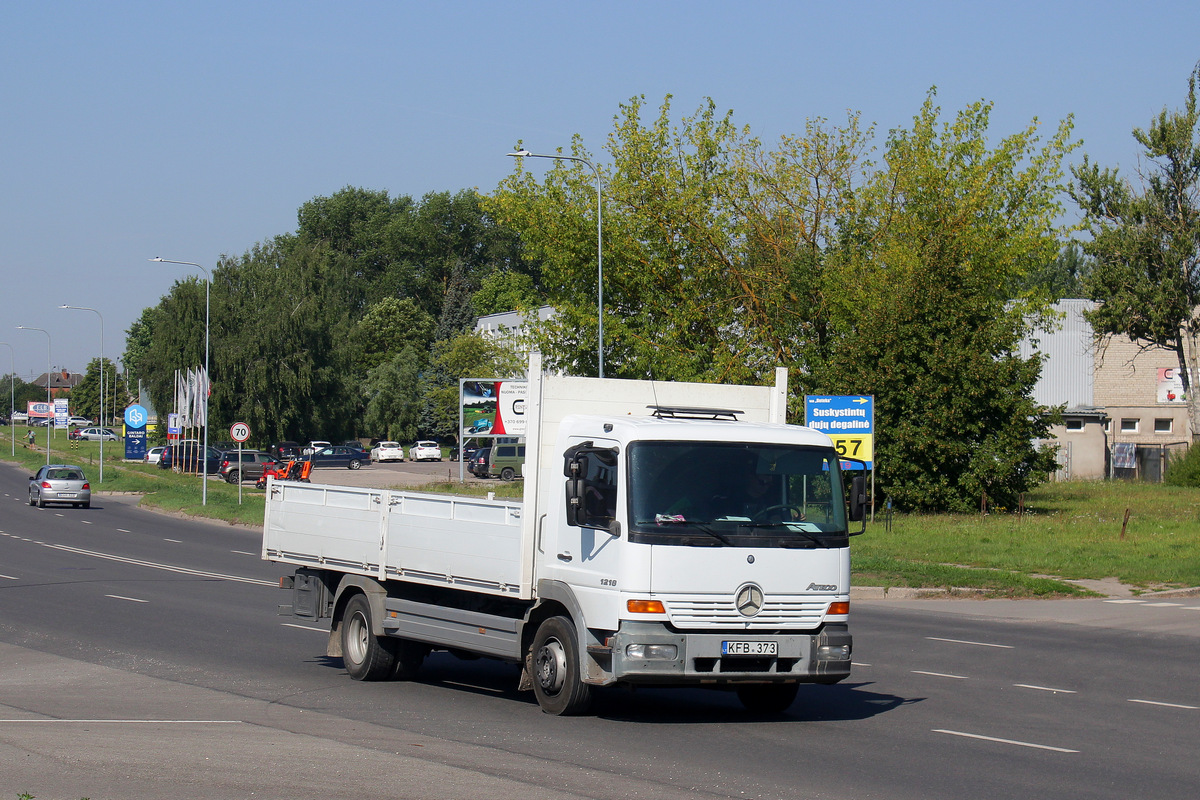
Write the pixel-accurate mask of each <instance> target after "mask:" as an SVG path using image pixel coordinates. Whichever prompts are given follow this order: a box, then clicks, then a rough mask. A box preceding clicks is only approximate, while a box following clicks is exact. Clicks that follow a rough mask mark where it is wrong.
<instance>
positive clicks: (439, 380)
mask: <svg viewBox="0 0 1200 800" xmlns="http://www.w3.org/2000/svg"><path fill="white" fill-rule="evenodd" d="M526 366H527V365H526V363H525V356H524V354H522V353H520V352H518V351H517V350H515V349H513V348H512V347H509V346H508V345H507V344H506V343H504V342H502V341H498V340H495V339H490V338H487V337H484V336H480V335H479V334H477V333H473V332H468V333H462V334H459V335H458V336H456V337H454V338H453V339H443V340H441V341H439V342H436V343H434V346H433V358H432V360H431V361H430V364H429V368H428V369H427V370H426V371H425V374H424V376H423V379H422V392H421V396H422V408H421V424H420V429H421V433H422V435H425V436H430V437H432V438H435V439H440V440H442V441H448V440H451V441H457V440H458V402H459V397H458V381H459V379H461V378H514V377H519V376H523V375H524V374H525V370H526Z"/></svg>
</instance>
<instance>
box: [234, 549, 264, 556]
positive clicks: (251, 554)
mask: <svg viewBox="0 0 1200 800" xmlns="http://www.w3.org/2000/svg"><path fill="white" fill-rule="evenodd" d="M229 552H231V553H237V554H238V555H240V556H256V555H258V553H250V552H247V551H245V550H230V551H229Z"/></svg>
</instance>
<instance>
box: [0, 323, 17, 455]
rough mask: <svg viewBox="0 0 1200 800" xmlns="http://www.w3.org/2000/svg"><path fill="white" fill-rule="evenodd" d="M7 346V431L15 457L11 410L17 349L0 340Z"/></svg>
mask: <svg viewBox="0 0 1200 800" xmlns="http://www.w3.org/2000/svg"><path fill="white" fill-rule="evenodd" d="M0 344H2V345H4V346H5V347H7V348H8V433H9V437H8V438H10V439H12V456H13V458H16V457H17V425H16V423H15V422H13V412H14V411H16V410H17V408H16V406H17V351H16V350H14V349H13V346H12V345H11V344H9V343H8V342H0Z"/></svg>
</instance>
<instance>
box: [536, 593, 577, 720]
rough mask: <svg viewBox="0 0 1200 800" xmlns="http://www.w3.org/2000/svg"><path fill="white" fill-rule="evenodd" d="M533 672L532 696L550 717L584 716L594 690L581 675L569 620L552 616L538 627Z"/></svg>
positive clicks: (573, 632)
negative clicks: (551, 715) (552, 715)
mask: <svg viewBox="0 0 1200 800" xmlns="http://www.w3.org/2000/svg"><path fill="white" fill-rule="evenodd" d="M531 672H532V673H533V693H534V695H535V696H536V697H537V701H538V705H539V706H541V707H542V711H545V712H546V713H547V714H554V715H555V716H571V715H574V714H582V713H583V712H585V711H587V709H588V707H589V706H590V705H591V704H592V687H591V686H588V685H587V684H586V683H584V682H583V680H582V676H581V675H580V674H579V649H578V647H577V646H576V642H575V625H574V623H572V622H571V620H570V619H568V618H567V617H551V618H550V619H548V620H546V621H545V622H543V623H542V624H541V626H540V627H539V628H538V631H537V635H536V636H534V637H533V648H532V664H531Z"/></svg>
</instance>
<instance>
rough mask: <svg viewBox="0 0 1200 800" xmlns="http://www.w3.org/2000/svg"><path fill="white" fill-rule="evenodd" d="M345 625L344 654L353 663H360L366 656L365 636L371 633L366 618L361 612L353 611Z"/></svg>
mask: <svg viewBox="0 0 1200 800" xmlns="http://www.w3.org/2000/svg"><path fill="white" fill-rule="evenodd" d="M346 625H347V630H346V650H347V653H346V655H348V656H349V657H350V660H351V661H353V662H354V663H355V664H361V663H363V661H364V660H365V659H366V657H367V637H368V636H370V635H371V631H370V630H368V629H367V620H366V618H365V617H363V615H362V613H361V612H355V613H354V614H352V615H351V616H350V619H349V620H348V621H347V622H346Z"/></svg>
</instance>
